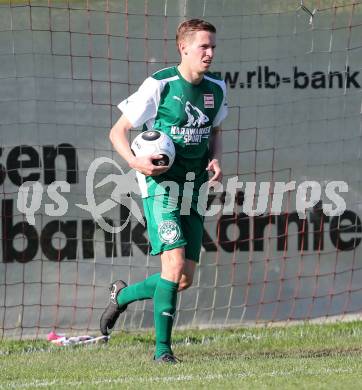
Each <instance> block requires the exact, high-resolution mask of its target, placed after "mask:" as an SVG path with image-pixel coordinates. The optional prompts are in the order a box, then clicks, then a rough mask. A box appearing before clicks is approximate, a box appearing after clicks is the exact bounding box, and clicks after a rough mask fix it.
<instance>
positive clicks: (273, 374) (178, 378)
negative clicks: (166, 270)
mask: <svg viewBox="0 0 362 390" xmlns="http://www.w3.org/2000/svg"><path fill="white" fill-rule="evenodd" d="M346 373H349V374H352V373H353V370H352V369H338V368H336V369H334V368H325V369H321V370H303V369H294V370H289V371H280V370H274V371H269V372H264V373H259V372H247V371H244V372H240V373H233V374H210V375H176V376H165V377H162V376H153V377H147V378H138V377H132V378H114V379H107V378H103V379H97V380H91V381H87V379H86V378H84V381H69V382H67V381H63V380H59V379H55V380H52V381H40V380H35V381H33V382H29V383H21V382H18V383H9V384H6V385H0V389H26V388H42V387H50V386H71V387H78V386H81V385H95V386H96V385H107V384H108V385H112V384H122V383H125V384H137V383H138V384H142V383H144V384H147V383H152V382H155V383H172V382H191V381H194V380H200V381H203V382H205V381H213V380H217V379H240V378H253V377H257V378H262V377H288V376H293V375H299V374H304V375H312V376H313V375H314V376H321V375H331V374H346Z"/></svg>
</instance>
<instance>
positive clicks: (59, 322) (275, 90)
mask: <svg viewBox="0 0 362 390" xmlns="http://www.w3.org/2000/svg"><path fill="white" fill-rule="evenodd" d="M188 17H202V18H205V19H207V20H208V21H210V22H212V23H213V24H215V26H216V27H217V30H218V34H217V49H216V54H215V60H214V63H213V71H214V72H217V73H218V74H219V75H220V76H221V77H222V78H223V79H225V81H226V84H227V89H228V100H229V107H230V109H229V116H228V118H227V120H226V121H225V123H224V124H223V143H224V151H223V158H222V160H223V161H222V165H223V170H224V181H223V189H221V190H220V191H215V192H212V193H211V194H210V196H209V211H210V215H209V216H208V217H207V218H206V221H205V231H204V242H203V247H202V253H201V258H200V264H199V266H198V268H197V271H196V274H195V278H194V283H193V286H192V287H191V288H190V289H188V290H187V291H185V292H183V293H182V294H179V297H178V312H177V318H176V325H177V326H179V327H182V326H194V327H196V326H229V325H241V324H258V323H274V322H280V321H285V322H287V321H298V320H302V321H305V320H311V319H323V320H325V319H328V318H334V317H336V316H337V318H339V319H342V318H345V317H349V316H353V317H354V318H355V317H358V316H359V314H360V313H361V309H362V304H361V302H362V299H361V298H362V282H361V281H362V263H361V255H362V252H361V248H362V245H361V229H362V227H361V190H362V188H361V187H362V186H361V172H362V169H361V167H362V165H361V162H362V161H361V131H362V126H361V124H362V117H361V100H362V94H361V85H362V76H361V71H362V46H361V36H362V4H361V3H360V2H359V1H357V0H325V1H323V0H320V1H312V0H311V1H304V2H300V1H287V0H272V1H255V0H244V1H239V0H238V1H236V0H235V1H234V0H228V1H218V0H197V1H192V2H191V1H188V0H182V1H178V0H152V1H151V0H137V1H136V0H132V1H127V0H122V1H119V0H103V1H94V0H87V1H85V0H82V1H81V0H74V1H71V0H57V1H52V0H34V1H33V0H27V1H22V0H6V1H4V0H2V1H0V193H1V215H0V217H1V221H0V222H1V223H0V242H1V245H0V329H1V331H0V334H1V335H2V337H18V338H21V337H25V336H32V337H38V336H39V335H41V334H44V333H46V332H49V331H50V330H53V329H54V330H58V331H60V332H61V331H66V332H78V331H89V332H92V331H94V332H95V331H97V330H98V323H99V318H100V315H101V313H102V311H103V309H104V307H105V305H106V304H107V302H108V291H107V288H108V286H109V284H110V283H111V282H112V281H113V280H115V279H119V278H122V279H124V280H125V281H127V282H128V283H133V282H137V281H140V280H142V279H143V278H145V277H147V276H148V275H151V274H153V273H155V272H158V271H159V264H160V261H159V258H158V257H157V256H156V257H153V256H152V257H151V256H149V245H148V241H147V234H146V232H145V227H144V225H143V224H142V219H140V218H136V216H137V215H136V214H135V213H133V212H130V210H134V209H137V205H140V198H139V195H137V194H136V193H133V192H132V195H131V197H128V196H127V192H128V191H130V189H129V188H125V187H124V186H123V187H122V183H121V182H120V181H117V178H118V179H119V178H120V177H121V176H122V175H125V174H127V173H128V171H129V169H128V168H127V167H126V166H125V164H124V162H123V161H122V160H121V159H120V158H119V156H117V154H116V153H115V152H114V150H113V149H112V147H111V144H110V142H109V139H108V134H109V129H110V128H111V126H112V124H113V123H114V122H115V121H116V120H117V119H118V118H119V116H120V112H119V110H118V109H117V104H118V103H119V102H120V101H121V100H122V99H124V98H125V97H127V96H128V95H129V94H130V93H132V92H134V91H135V90H136V89H137V87H138V86H139V85H140V83H141V82H142V81H143V80H144V79H145V78H146V77H147V76H148V75H150V74H152V73H153V72H154V71H156V70H158V69H161V68H164V67H167V66H171V65H174V64H177V63H178V54H177V51H176V48H175V29H176V27H177V25H178V23H179V22H180V21H182V20H183V19H184V18H188ZM136 134H137V131H136V130H135V131H132V134H131V137H132V138H133V137H134V136H135V135H136ZM109 175H113V176H109ZM24 183H25V184H24ZM230 183H234V184H233V185H234V188H236V192H235V193H232V195H230V191H229V187H228V185H229V184H230ZM283 183H284V184H283ZM336 183H337V184H336ZM343 183H344V184H343ZM283 185H285V187H283ZM346 186H347V187H348V191H346ZM283 188H284V190H285V191H284V190H283ZM90 194H92V196H91V197H89V196H90ZM281 197H282V202H281V203H280V207H279V210H278V207H277V203H278V201H277V200H275V199H280V198H281ZM133 201H134V202H135V203H132V202H133ZM79 205H83V206H79ZM303 205H304V206H305V207H304V206H303ZM338 205H341V206H342V209H343V210H342V211H341V212H340V213H339V215H337V214H336V213H334V211H335V210H336V208H338ZM226 206H227V207H228V210H229V212H228V213H225V212H224V208H225V207H226ZM343 206H344V207H343ZM132 207H133V208H132ZM303 207H304V208H303ZM331 209H332V212H328V210H329V211H331ZM92 210H93V211H94V210H100V216H99V215H98V217H97V216H95V215H94V213H92ZM110 226H113V227H115V228H117V227H120V226H121V227H122V229H118V230H117V232H112V230H111V229H108V228H107V227H110ZM152 311H153V306H152V301H143V302H137V303H134V304H133V305H131V306H130V307H129V309H128V310H127V312H126V313H125V314H124V315H123V316H122V318H121V320H120V324H118V325H117V326H119V327H122V328H126V329H141V328H149V327H152V326H153V315H152Z"/></svg>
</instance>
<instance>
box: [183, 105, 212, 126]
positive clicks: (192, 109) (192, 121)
mask: <svg viewBox="0 0 362 390" xmlns="http://www.w3.org/2000/svg"><path fill="white" fill-rule="evenodd" d="M185 112H186V114H187V123H186V125H185V127H201V126H202V125H205V124H206V123H207V122H208V121H209V117H208V116H207V115H205V114H204V113H203V112H202V111H201V110H200V109H199V108H198V107H196V106H193V105H192V104H191V103H190V102H189V101H187V102H186V105H185Z"/></svg>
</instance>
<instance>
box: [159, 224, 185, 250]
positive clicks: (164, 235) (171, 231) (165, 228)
mask: <svg viewBox="0 0 362 390" xmlns="http://www.w3.org/2000/svg"><path fill="white" fill-rule="evenodd" d="M180 235H181V231H180V227H179V226H178V225H177V223H176V222H175V221H163V222H162V223H161V224H160V225H159V227H158V236H159V237H160V240H161V241H162V242H163V243H165V244H174V243H175V242H176V241H177V240H178V239H179V238H180Z"/></svg>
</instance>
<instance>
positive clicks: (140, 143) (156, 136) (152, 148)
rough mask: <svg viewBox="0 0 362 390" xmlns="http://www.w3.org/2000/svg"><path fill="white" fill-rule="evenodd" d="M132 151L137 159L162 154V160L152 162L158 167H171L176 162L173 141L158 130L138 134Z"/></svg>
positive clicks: (132, 145)
mask: <svg viewBox="0 0 362 390" xmlns="http://www.w3.org/2000/svg"><path fill="white" fill-rule="evenodd" d="M131 150H132V151H133V153H134V154H135V156H137V157H142V156H152V155H156V154H161V155H162V158H161V159H157V160H156V159H155V160H153V161H152V162H153V164H154V165H157V166H165V167H166V166H168V167H171V165H172V164H173V162H174V161H175V155H176V151H175V145H174V144H173V142H172V139H171V138H170V137H169V136H168V135H167V134H165V133H163V132H161V131H158V130H148V131H144V132H143V133H140V134H138V135H137V137H136V138H135V139H134V140H133V142H132V144H131Z"/></svg>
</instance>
